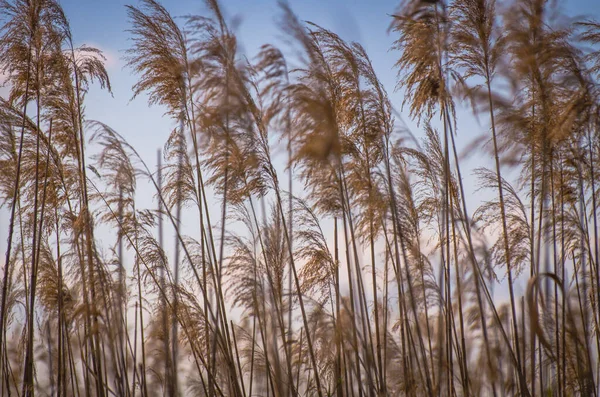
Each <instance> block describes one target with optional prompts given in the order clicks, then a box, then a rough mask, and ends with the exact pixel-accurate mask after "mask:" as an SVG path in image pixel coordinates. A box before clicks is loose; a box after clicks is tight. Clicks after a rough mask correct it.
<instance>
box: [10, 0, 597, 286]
mask: <svg viewBox="0 0 600 397" xmlns="http://www.w3.org/2000/svg"><path fill="white" fill-rule="evenodd" d="M161 3H162V4H163V5H164V6H165V7H166V8H167V10H168V11H169V12H170V13H171V15H173V16H175V17H183V16H185V15H193V14H196V15H207V10H206V6H205V4H204V2H203V0H163V1H162V2H161ZM398 3H399V1H395V0H289V4H290V5H291V7H292V9H293V10H294V12H295V13H296V14H297V15H298V16H299V18H300V19H301V20H305V21H310V22H314V23H316V24H318V25H320V26H322V27H324V28H327V29H330V30H332V31H334V32H335V33H337V34H338V35H340V36H341V37H342V38H343V39H345V40H347V41H357V42H359V43H361V44H362V45H363V46H364V47H365V49H366V50H367V53H368V54H369V56H370V57H371V60H372V62H373V65H374V68H375V71H376V72H377V73H378V76H379V78H380V80H381V81H382V82H383V84H384V86H385V87H386V88H387V90H388V92H389V94H390V98H391V100H392V104H393V106H394V107H395V108H396V109H397V110H398V111H399V112H400V116H398V117H397V120H396V121H397V126H401V125H402V124H404V125H406V126H407V127H408V129H409V130H410V131H411V132H412V133H413V134H414V135H415V136H417V137H420V136H421V131H422V129H421V128H418V127H417V125H416V123H415V122H413V121H411V120H410V117H409V116H408V111H407V110H402V109H401V105H402V92H395V90H394V87H395V86H396V81H397V78H396V77H397V76H396V75H397V72H396V70H395V69H394V67H393V66H394V63H395V62H396V60H397V58H398V56H399V54H398V53H397V52H396V51H393V50H390V48H391V47H392V43H393V41H394V39H395V36H394V35H393V33H392V34H389V33H388V27H389V25H390V22H391V16H390V15H391V14H393V13H394V12H395V10H396V7H397V6H398ZM504 3H505V1H503V0H498V8H500V7H502V5H503V4H504ZM61 4H62V6H63V8H64V11H65V14H66V15H67V17H68V18H69V21H70V24H71V30H72V32H73V35H74V39H75V43H76V44H77V45H80V44H88V45H91V46H95V47H97V48H99V49H100V50H102V51H103V52H104V55H105V56H106V58H107V64H106V66H107V70H108V72H109V76H110V79H111V84H112V87H113V96H111V95H110V94H108V93H107V92H106V91H102V90H100V89H99V88H98V87H92V89H91V90H90V92H89V94H88V95H87V97H86V109H85V111H86V118H87V120H99V121H102V122H103V123H106V124H107V125H109V126H111V127H112V128H113V129H115V130H116V131H117V132H119V133H120V134H121V135H123V136H124V138H125V139H126V140H127V141H128V142H129V143H130V144H131V145H132V146H133V147H134V148H135V149H136V150H137V151H138V152H139V153H140V155H141V156H142V158H143V159H144V161H146V163H147V164H148V166H149V167H150V168H151V169H155V166H156V151H157V150H158V149H159V148H162V147H163V145H164V143H165V142H166V140H167V138H168V136H169V134H170V133H171V131H172V130H173V129H174V128H175V127H176V125H175V123H174V122H173V120H172V119H169V118H168V117H165V116H163V112H164V109H162V108H160V107H159V106H153V107H149V106H148V104H147V101H146V99H147V98H146V97H145V96H143V95H142V96H140V97H138V98H136V99H134V100H131V97H132V91H131V87H132V86H133V85H134V84H135V82H136V79H137V77H136V76H135V75H134V74H133V73H132V72H131V70H130V69H129V68H126V67H125V66H124V65H125V62H124V61H123V59H122V57H123V55H124V50H126V49H127V48H129V47H130V45H131V42H130V41H129V37H130V34H129V33H128V32H127V29H128V28H129V26H130V25H129V21H128V19H127V11H126V8H125V5H128V4H129V5H134V6H137V5H139V4H140V3H139V2H137V1H135V0H104V1H97V0H64V1H62V2H61ZM220 4H221V6H222V8H223V10H224V13H225V15H226V18H227V20H228V23H230V25H231V26H237V27H236V28H235V29H234V31H235V33H236V34H237V37H238V40H239V48H240V51H241V52H242V53H243V54H245V55H246V56H247V57H248V58H249V59H252V58H253V57H254V56H255V55H256V54H257V53H258V49H259V48H260V46H261V45H263V44H267V43H270V44H275V45H277V46H278V47H280V48H281V49H282V50H283V52H284V53H287V54H290V55H292V52H291V51H290V49H289V48H285V43H284V42H283V40H282V37H283V33H282V32H281V30H280V28H279V26H278V18H279V16H280V15H281V12H280V9H279V7H278V5H277V0H221V1H220ZM558 4H559V6H560V7H562V9H563V10H564V13H565V14H566V15H569V16H573V17H577V16H584V17H585V16H588V17H592V18H594V19H599V18H600V1H599V0H569V1H560V0H559V1H558ZM179 20H180V22H181V24H182V25H183V23H184V19H183V18H179ZM290 61H291V62H292V63H293V62H294V61H293V59H290ZM0 79H1V76H0ZM6 92H7V89H6V88H0V95H6ZM457 117H458V130H457V133H458V138H457V139H458V140H457V142H458V143H459V145H460V146H462V147H465V146H467V145H468V144H469V143H471V142H472V140H473V139H474V138H475V137H477V136H480V135H482V134H484V133H486V132H487V130H488V124H487V120H486V117H484V116H482V117H481V118H480V119H479V120H478V119H476V118H475V117H474V116H473V115H472V113H471V111H470V109H469V108H467V107H461V108H459V109H458V111H457ZM276 153H277V151H276ZM481 158H482V157H480V156H477V158H468V157H467V158H465V163H461V167H464V168H465V170H464V171H463V176H464V178H465V180H464V182H465V188H466V190H467V192H471V193H473V192H474V191H475V189H476V186H475V180H474V178H473V176H472V175H471V170H472V169H473V168H475V167H480V166H489V167H491V166H492V165H493V163H492V158H491V157H490V158H489V159H488V160H483V161H482V160H481ZM282 159H283V157H282V158H281V161H283V160H282ZM280 169H281V170H283V168H280ZM281 176H282V177H283V175H281ZM297 186H298V185H297ZM297 189H299V186H298V188H297ZM154 193H155V192H154V191H153V189H152V187H151V186H150V185H149V184H145V183H140V184H139V187H138V194H137V197H138V200H137V203H136V206H137V207H138V208H140V209H141V208H155V206H156V203H155V200H154V199H153V198H154ZM481 198H482V197H481V196H480V195H477V194H469V193H467V205H468V210H469V214H470V215H472V214H473V212H474V211H475V209H476V206H477V205H478V204H479V203H480V201H481ZM215 209H218V207H217V206H216V205H215ZM184 220H185V217H184ZM7 224H8V213H7V211H6V209H3V210H0V252H2V253H3V252H4V251H5V249H6V238H7V229H8V228H7V227H5V225H7ZM185 226H186V225H184V227H185ZM327 229H329V228H327ZM185 232H186V233H189V234H193V231H192V230H185ZM326 233H327V231H326ZM102 234H104V233H102ZM102 234H101V235H100V236H99V237H100V239H106V243H109V244H113V243H114V241H113V239H114V234H110V235H104V236H103V235H102ZM103 237H104V238H103ZM502 290H503V288H500V289H499V293H500V294H502V295H503V293H502Z"/></svg>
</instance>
